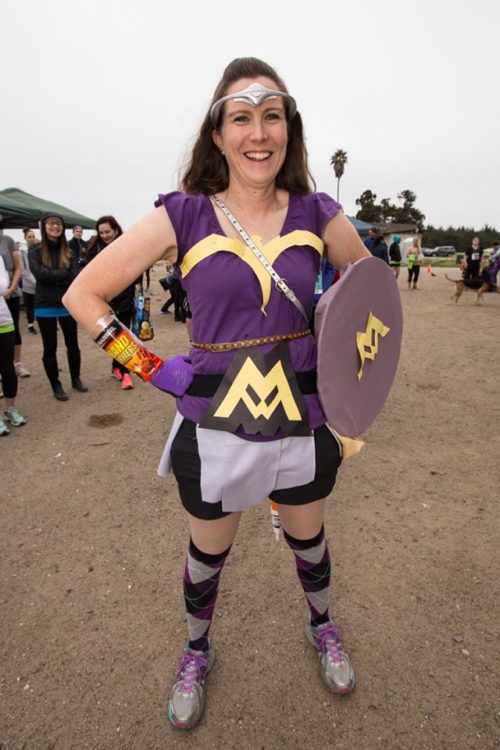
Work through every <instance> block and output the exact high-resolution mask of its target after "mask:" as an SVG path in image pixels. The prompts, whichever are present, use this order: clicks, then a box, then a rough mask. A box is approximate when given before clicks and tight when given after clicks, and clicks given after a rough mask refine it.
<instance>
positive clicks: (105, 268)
mask: <svg viewBox="0 0 500 750" xmlns="http://www.w3.org/2000/svg"><path fill="white" fill-rule="evenodd" d="M160 258H167V259H168V260H170V261H171V262H172V263H174V262H175V261H176V259H177V246H176V237H175V232H174V229H173V227H172V224H171V222H170V219H169V218H168V216H167V212H166V211H165V209H164V208H163V206H160V207H159V208H156V209H155V210H154V211H151V213H149V214H146V216H144V217H143V218H142V219H140V220H139V221H138V222H137V223H136V224H134V226H133V227H132V228H131V229H129V230H128V231H127V232H125V234H123V235H122V236H121V237H118V239H116V240H115V241H114V242H112V243H111V245H109V247H107V248H106V249H105V250H103V251H102V252H101V253H99V254H98V255H97V256H96V257H95V258H94V260H93V261H92V263H89V264H88V265H87V266H85V268H84V269H83V270H82V271H81V272H80V274H79V275H78V276H77V277H76V279H75V280H74V282H73V283H72V284H71V286H70V288H69V289H68V291H67V292H66V294H65V295H64V297H63V304H64V306H65V307H66V308H67V309H68V310H69V312H70V313H71V315H72V316H73V317H74V318H75V319H76V320H77V321H78V322H79V323H80V324H81V325H82V326H83V327H84V328H85V329H86V330H87V331H88V332H89V333H90V334H91V335H92V336H95V335H97V333H98V332H99V330H98V328H97V327H96V320H98V318H100V317H101V316H102V315H105V314H106V313H107V312H109V304H107V301H108V300H111V299H113V298H114V297H116V295H117V294H119V292H121V291H122V290H123V289H125V288H126V287H127V286H129V285H130V284H132V283H133V282H134V281H135V279H137V277H138V276H141V274H142V273H143V272H144V271H145V270H146V269H147V268H149V267H150V266H153V265H154V264H155V263H156V261H157V260H160Z"/></svg>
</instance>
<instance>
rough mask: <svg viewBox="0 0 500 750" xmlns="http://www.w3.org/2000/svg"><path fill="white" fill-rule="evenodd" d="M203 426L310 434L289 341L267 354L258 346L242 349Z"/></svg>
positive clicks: (204, 418) (226, 376)
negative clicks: (291, 358) (264, 354)
mask: <svg viewBox="0 0 500 750" xmlns="http://www.w3.org/2000/svg"><path fill="white" fill-rule="evenodd" d="M200 427H207V428H210V429H212V430H213V429H215V430H226V431H227V432H236V431H237V430H238V428H239V427H241V428H242V429H243V430H244V431H245V432H246V433H248V434H249V435H255V434H257V433H260V434H261V435H266V436H273V435H275V434H276V432H277V431H278V430H279V429H281V430H282V432H283V435H284V436H287V437H288V436H291V435H309V434H310V429H309V420H308V414H307V407H306V404H305V401H304V398H303V396H302V393H301V392H300V389H299V386H298V384H297V380H296V378H295V373H294V371H293V368H292V364H291V361H290V355H289V352H288V345H287V343H286V341H283V342H282V343H280V344H278V346H276V347H274V349H272V351H270V352H269V354H267V355H266V356H263V355H262V354H261V353H260V351H259V350H258V349H257V348H251V349H246V350H241V351H239V352H238V353H237V354H236V355H235V357H234V358H233V361H232V362H231V365H230V367H229V369H228V370H227V372H226V374H225V375H224V378H223V380H222V383H221V384H220V386H219V388H218V389H217V392H216V393H215V395H214V397H213V398H212V401H211V402H210V405H209V407H208V409H207V411H206V412H205V416H204V417H203V419H202V421H201V422H200Z"/></svg>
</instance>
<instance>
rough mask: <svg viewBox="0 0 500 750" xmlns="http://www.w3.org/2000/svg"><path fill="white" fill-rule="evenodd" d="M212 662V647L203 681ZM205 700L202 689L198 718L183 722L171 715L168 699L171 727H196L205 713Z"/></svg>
mask: <svg viewBox="0 0 500 750" xmlns="http://www.w3.org/2000/svg"><path fill="white" fill-rule="evenodd" d="M214 663H215V649H214V648H213V647H212V648H211V649H210V656H209V659H208V666H207V671H206V672H205V681H206V678H207V675H208V673H209V672H210V670H211V669H212V667H213V665H214ZM206 702H207V700H206V696H205V691H203V701H202V704H201V710H200V714H199V716H198V718H197V719H196V721H193V722H183V721H179V719H176V718H175V717H174V716H173V714H172V707H171V705H170V700H169V702H168V706H167V718H168V720H169V722H170V725H171V727H172V728H173V729H194V728H195V727H197V726H198V724H199V723H200V721H201V719H202V718H203V714H204V713H205V705H206Z"/></svg>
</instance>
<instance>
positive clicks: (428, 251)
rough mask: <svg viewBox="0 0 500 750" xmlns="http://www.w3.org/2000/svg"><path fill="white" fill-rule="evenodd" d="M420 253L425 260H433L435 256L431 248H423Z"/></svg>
mask: <svg viewBox="0 0 500 750" xmlns="http://www.w3.org/2000/svg"><path fill="white" fill-rule="evenodd" d="M422 252H423V254H424V255H425V257H426V258H433V257H434V256H435V254H436V253H435V252H434V250H433V248H432V247H423V248H422Z"/></svg>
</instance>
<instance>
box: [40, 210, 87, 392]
mask: <svg viewBox="0 0 500 750" xmlns="http://www.w3.org/2000/svg"><path fill="white" fill-rule="evenodd" d="M40 229H41V235H42V239H41V242H40V244H39V245H35V246H34V247H30V248H29V250H28V259H29V265H30V269H31V272H32V274H33V276H34V277H35V279H36V288H35V317H36V320H37V323H38V328H39V330H40V333H41V334H42V341H43V356H42V362H43V366H44V368H45V372H46V373H47V377H48V379H49V382H50V385H51V386H52V390H53V392H54V397H55V398H56V399H57V400H58V401H67V400H68V395H67V393H66V391H65V390H64V388H63V387H62V383H61V381H60V380H59V366H58V363H57V355H56V352H57V326H58V325H59V328H60V329H61V331H62V333H63V336H64V342H65V344H66V353H67V357H68V366H69V372H70V375H71V385H72V387H73V389H74V390H75V391H80V393H86V392H87V391H88V388H87V387H86V386H85V385H83V383H82V381H81V380H80V365H81V356H80V349H79V347H78V330H77V325H76V321H75V319H74V318H72V317H71V315H70V313H69V312H68V310H67V309H66V308H65V307H64V305H63V303H62V297H63V294H64V293H65V292H66V290H67V289H68V287H69V285H70V284H71V282H72V281H73V279H75V278H76V276H77V274H78V264H77V260H76V258H75V257H74V255H73V254H72V252H71V250H70V249H69V247H68V243H67V241H66V237H65V234H64V230H65V229H66V226H65V224H64V219H63V218H62V217H61V216H58V215H57V214H55V213H47V214H44V215H43V216H42V219H41V222H40Z"/></svg>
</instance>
